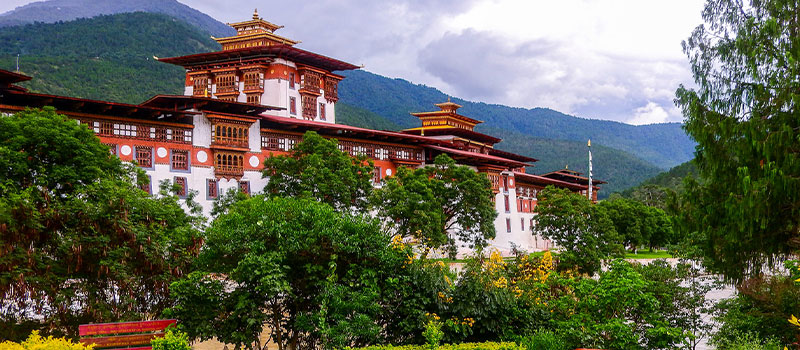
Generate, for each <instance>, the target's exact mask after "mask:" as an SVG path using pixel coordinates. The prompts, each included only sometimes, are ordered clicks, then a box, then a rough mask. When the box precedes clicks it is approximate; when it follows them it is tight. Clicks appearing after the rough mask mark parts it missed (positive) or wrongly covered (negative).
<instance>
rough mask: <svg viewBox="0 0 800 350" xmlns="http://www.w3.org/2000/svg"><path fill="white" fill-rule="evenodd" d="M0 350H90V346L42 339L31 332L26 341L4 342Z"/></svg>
mask: <svg viewBox="0 0 800 350" xmlns="http://www.w3.org/2000/svg"><path fill="white" fill-rule="evenodd" d="M0 349H2V350H87V349H88V350H91V349H92V346H85V345H83V344H78V343H73V342H71V341H69V340H67V339H65V338H54V337H52V336H49V337H47V338H43V337H42V336H40V335H39V331H33V333H31V335H30V336H28V339H26V340H25V341H23V342H22V343H14V342H10V341H6V342H3V343H0Z"/></svg>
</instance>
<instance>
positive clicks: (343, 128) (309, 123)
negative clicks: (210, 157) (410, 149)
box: [261, 114, 445, 144]
mask: <svg viewBox="0 0 800 350" xmlns="http://www.w3.org/2000/svg"><path fill="white" fill-rule="evenodd" d="M261 120H262V122H267V123H275V124H279V125H284V126H295V127H301V128H304V129H308V130H316V131H322V130H324V131H327V132H333V133H335V136H340V137H354V136H352V135H348V133H350V134H365V135H366V136H372V137H391V138H398V139H400V140H401V141H406V142H413V143H423V144H432V143H437V144H445V143H444V142H443V141H440V140H436V139H431V138H428V137H424V136H416V135H409V134H404V133H399V132H394V131H382V130H372V129H364V128H359V127H355V126H350V125H344V124H333V123H326V122H318V121H313V120H306V119H295V118H287V117H277V116H272V115H263V114H262V115H261ZM263 127H264V126H263V124H262V128H263ZM386 142H391V141H386Z"/></svg>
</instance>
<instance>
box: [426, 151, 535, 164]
mask: <svg viewBox="0 0 800 350" xmlns="http://www.w3.org/2000/svg"><path fill="white" fill-rule="evenodd" d="M425 147H426V148H430V149H433V150H437V151H440V152H444V153H448V154H451V155H455V156H458V157H463V158H471V159H476V160H481V161H483V162H487V163H493V164H501V165H504V166H509V167H512V168H518V167H524V166H528V165H530V164H527V163H523V162H519V161H516V160H511V159H508V158H502V157H498V156H493V155H489V154H483V153H475V152H469V151H462V150H460V149H454V148H448V147H441V146H435V145H426V146H425Z"/></svg>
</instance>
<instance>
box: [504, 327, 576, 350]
mask: <svg viewBox="0 0 800 350" xmlns="http://www.w3.org/2000/svg"><path fill="white" fill-rule="evenodd" d="M517 343H519V344H520V345H522V346H523V347H524V348H525V349H528V350H571V349H570V347H569V346H568V345H567V341H566V340H564V338H563V337H561V335H559V334H557V333H555V332H553V331H550V330H546V329H541V330H539V331H537V332H536V333H535V334H534V335H532V336H528V337H520V338H519V339H517Z"/></svg>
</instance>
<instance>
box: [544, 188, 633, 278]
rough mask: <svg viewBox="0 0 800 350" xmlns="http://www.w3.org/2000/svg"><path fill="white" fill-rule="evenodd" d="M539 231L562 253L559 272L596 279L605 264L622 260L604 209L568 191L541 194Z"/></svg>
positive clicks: (558, 189) (549, 189) (620, 247)
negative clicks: (612, 259) (612, 258)
mask: <svg viewBox="0 0 800 350" xmlns="http://www.w3.org/2000/svg"><path fill="white" fill-rule="evenodd" d="M536 212H537V213H538V215H537V216H536V226H535V227H536V230H535V231H534V232H535V233H538V234H539V235H541V236H542V237H544V238H547V239H550V240H552V241H553V243H555V244H556V245H557V246H558V247H559V249H561V250H562V252H561V254H560V255H559V264H558V266H559V269H562V270H563V269H570V268H577V270H578V271H579V272H581V273H585V274H589V275H592V274H594V273H595V272H597V270H599V269H600V263H601V260H603V259H605V258H608V257H609V256H621V255H622V253H623V252H624V249H623V247H622V244H621V238H620V237H619V234H617V231H616V229H615V228H614V222H613V221H611V219H609V218H608V215H607V214H606V213H605V211H604V210H603V208H602V207H599V206H597V205H594V204H592V202H591V201H589V199H588V198H586V197H584V196H582V195H580V194H577V193H573V192H570V190H568V189H565V188H555V187H552V186H548V187H547V188H545V189H544V190H542V191H541V192H539V204H538V205H537V206H536Z"/></svg>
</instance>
